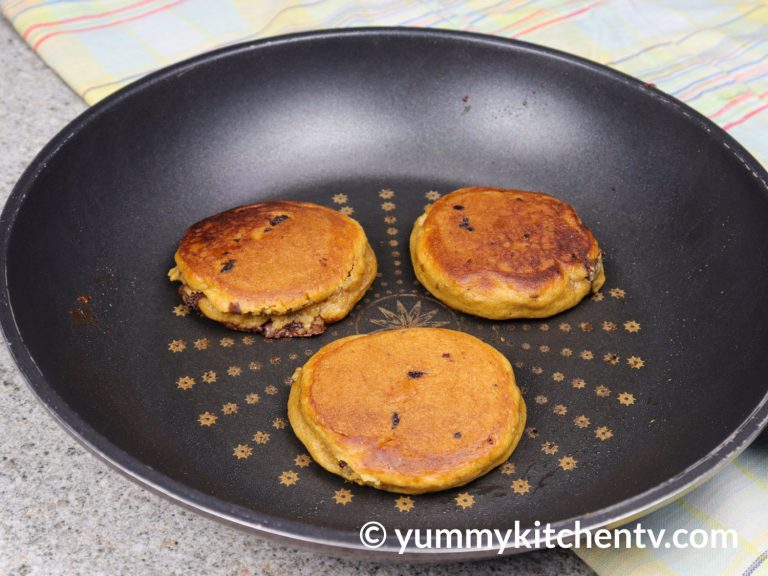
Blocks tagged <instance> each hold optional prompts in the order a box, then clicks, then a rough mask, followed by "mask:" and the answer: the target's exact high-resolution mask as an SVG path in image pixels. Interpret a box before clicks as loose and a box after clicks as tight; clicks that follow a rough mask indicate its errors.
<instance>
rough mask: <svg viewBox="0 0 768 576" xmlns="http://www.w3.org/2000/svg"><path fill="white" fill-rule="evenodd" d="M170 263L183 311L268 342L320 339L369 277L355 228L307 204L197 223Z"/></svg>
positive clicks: (369, 257)
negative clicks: (190, 310) (189, 308)
mask: <svg viewBox="0 0 768 576" xmlns="http://www.w3.org/2000/svg"><path fill="white" fill-rule="evenodd" d="M174 258H175V260H176V266H175V267H174V268H172V269H171V270H170V272H169V273H168V275H169V277H170V279H171V280H174V281H180V282H181V283H182V285H181V288H180V290H179V291H180V293H181V295H182V298H183V299H184V301H185V302H186V303H187V304H188V305H190V306H192V307H194V308H196V309H198V310H200V312H202V313H203V314H204V315H205V316H207V317H209V318H211V319H213V320H216V321H217V322H221V323H222V324H224V325H226V326H228V327H230V328H233V329H235V330H243V331H248V332H259V333H263V334H264V335H265V336H267V337H269V338H280V337H288V336H310V335H313V334H319V333H321V332H323V331H324V330H325V325H326V324H329V323H331V322H337V321H338V320H341V319H342V318H344V316H346V315H347V314H348V313H349V311H350V310H351V309H352V307H353V306H354V305H355V304H356V303H357V301H358V300H360V298H362V296H363V294H364V293H365V291H366V290H367V289H368V288H369V287H370V285H371V283H372V282H373V280H374V278H375V277H376V257H375V255H374V253H373V250H372V249H371V247H370V245H369V244H368V239H367V238H366V236H365V232H364V231H363V229H362V227H361V226H360V224H358V223H357V222H356V221H355V220H353V219H352V218H350V217H349V216H346V215H344V214H341V213H340V212H337V211H335V210H331V209H330V208H325V207H323V206H318V205H316V204H311V203H308V202H289V201H273V202H261V203H259V204H251V205H249V206H241V207H239V208H234V209H232V210H227V211H226V212H221V213H220V214H216V215H215V216H211V217H210V218H206V219H205V220H201V221H200V222H198V223H197V224H194V225H193V226H192V227H191V228H190V229H189V230H188V231H187V233H186V234H185V236H184V238H183V239H182V240H181V243H180V244H179V248H178V250H177V251H176V254H175V257H174Z"/></svg>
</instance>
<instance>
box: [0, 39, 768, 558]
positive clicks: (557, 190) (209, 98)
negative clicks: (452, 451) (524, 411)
mask: <svg viewBox="0 0 768 576" xmlns="http://www.w3.org/2000/svg"><path fill="white" fill-rule="evenodd" d="M767 180H768V175H766V172H765V170H764V169H763V168H762V167H761V166H760V165H759V164H758V163H757V162H756V161H755V160H754V159H753V158H752V157H751V156H750V155H749V154H748V153H747V152H746V151H745V150H744V149H743V148H742V147H741V146H739V144H738V143H736V142H735V141H734V140H733V139H732V138H731V137H730V136H728V135H727V134H726V133H724V132H723V131H722V130H720V129H718V128H717V127H716V126H715V125H714V124H713V123H711V122H709V121H708V120H706V119H705V118H704V117H702V116H700V115H699V114H697V113H696V112H694V111H693V110H691V109H690V108H688V107H686V106H684V105H683V104H681V103H679V102H677V101H676V100H674V99H672V98H670V97H668V96H666V95H664V94H663V93H661V92H659V91H658V90H656V89H655V88H653V87H651V86H648V85H644V84H643V83H642V82H639V81H637V80H634V79H632V78H629V77H627V76H623V75H621V74H619V73H617V72H614V71H611V70H609V69H607V68H604V67H601V66H598V65H596V64H593V63H590V62H587V61H584V60H581V59H578V58H575V57H572V56H569V55H566V54H563V53H560V52H555V51H552V50H547V49H544V48H540V47H537V46H533V45H529V44H524V43H519V42H511V41H507V40H502V39H498V38H493V37H487V36H478V35H470V34H463V33H454V32H444V31H425V30H416V29H366V30H346V31H330V32H318V33H310V34H303V35H297V36H289V37H284V38H275V39H269V40H265V41H259V42H254V43H249V44H243V45H238V46H232V47H229V48H225V49H223V50H219V51H216V52H212V53H209V54H206V55H203V56H200V57H198V58H194V59H192V60H189V61H186V62H183V63H181V64H178V65H175V66H172V67H170V68H167V69H165V70H162V71H160V72H158V73H155V74H152V75H151V76H149V77H147V78H144V79H143V80H140V81H138V82H136V83H135V84H133V85H131V86H130V87H128V88H126V89H124V90H122V91H120V92H119V93H117V94H115V95H113V96H112V97H110V98H107V99H106V100H105V101H103V102H101V103H100V104H98V105H96V106H94V107H93V108H91V109H90V110H88V111H87V112H86V113H84V114H83V115H82V116H80V117H79V118H77V119H76V120H75V121H74V122H72V123H71V124H70V125H69V126H67V127H66V128H65V129H64V130H63V131H62V132H61V133H60V134H59V135H58V136H56V137H55V138H54V139H53V140H52V141H51V143H50V144H48V146H46V148H45V149H44V150H43V151H42V152H41V153H40V154H39V155H38V156H37V158H36V159H35V160H34V161H33V162H32V164H31V166H30V167H29V168H28V170H27V171H26V172H25V173H24V175H23V176H22V178H21V180H20V181H19V183H18V185H17V186H16V188H15V190H14V191H13V193H12V195H11V198H10V200H9V201H8V204H7V205H6V207H5V210H4V212H3V214H2V223H1V224H0V236H1V238H0V260H1V263H2V274H0V294H1V297H0V300H1V301H0V320H1V321H2V326H3V329H4V332H5V335H6V338H7V340H8V343H9V346H10V348H11V350H12V352H13V355H14V357H15V359H16V361H17V362H18V364H19V366H20V368H21V370H22V371H23V372H24V374H25V375H26V377H27V379H28V380H29V383H30V385H31V387H32V389H33V390H34V391H35V393H36V394H37V395H38V396H39V398H40V400H41V401H42V402H43V403H44V404H45V405H46V406H47V407H48V408H49V410H50V412H51V414H52V415H53V416H54V417H55V418H56V419H57V420H58V421H59V422H60V423H61V424H62V425H63V426H64V427H65V428H66V429H67V430H68V431H69V432H71V433H72V434H73V435H75V437H77V438H78V439H79V440H80V441H81V442H82V443H83V444H84V445H85V446H87V447H88V448H90V449H91V450H92V451H93V452H94V453H95V454H97V455H98V456H99V457H101V458H103V459H104V460H105V461H107V462H108V463H109V464H111V465H112V466H114V467H115V468H117V469H118V470H120V471H121V472H123V473H124V474H126V475H127V476H129V477H130V478H132V479H134V480H136V481H137V482H139V483H141V484H142V485H144V486H146V487H147V488H150V489H152V490H154V491H157V492H159V493H161V494H163V495H165V496H167V497H169V498H170V499H172V500H174V501H176V502H178V503H180V504H183V505H186V506H188V507H191V508H193V509H196V510H198V511H200V512H202V513H204V514H207V515H209V516H213V517H215V518H218V519H221V520H223V521H226V522H229V523H231V524H234V525H236V526H239V527H242V528H245V529H249V530H253V531H254V532H256V533H258V534H261V535H265V536H276V537H282V538H283V539H284V541H287V542H288V543H294V544H310V545H317V546H322V547H324V548H325V549H327V550H329V551H332V552H336V553H343V552H350V553H353V552H359V553H363V552H365V553H366V554H369V555H379V556H389V557H393V556H395V554H394V552H396V550H397V549H398V548H399V545H398V542H397V540H396V538H395V536H394V535H393V534H392V533H391V530H390V536H389V538H388V539H387V540H386V542H385V543H384V545H383V546H381V547H380V548H378V549H376V550H375V551H370V550H366V548H365V547H364V546H363V545H362V543H361V541H360V539H359V534H358V531H359V529H360V527H361V526H362V525H363V524H365V523H366V522H368V521H374V520H375V521H378V522H380V523H381V524H383V525H384V526H385V527H387V528H388V529H392V528H399V529H401V530H407V529H409V528H419V527H421V528H435V529H436V528H458V529H462V528H469V527H474V528H488V529H494V528H496V529H500V530H505V529H507V528H511V527H512V525H513V523H514V522H515V521H516V520H517V521H519V522H520V523H521V526H523V527H526V526H532V525H533V523H534V522H535V521H537V520H538V521H540V522H542V523H547V522H550V523H552V527H553V528H555V529H558V528H565V527H572V526H574V524H575V522H576V521H577V520H578V521H580V523H581V526H582V527H584V528H596V527H600V526H606V525H618V524H620V523H621V522H622V521H626V520H627V519H629V518H632V517H635V516H637V515H638V514H640V513H642V512H644V511H647V510H649V509H652V508H654V507H656V506H659V505H661V504H662V503H664V502H666V501H669V500H670V499H672V498H674V497H675V496H677V495H679V494H681V493H682V492H683V491H685V490H686V489H689V488H691V487H692V486H695V485H696V484H697V483H699V482H701V481H703V480H704V479H705V478H707V477H709V476H710V475H711V474H713V473H714V472H716V471H717V470H718V469H719V468H720V467H721V466H723V465H725V464H726V463H727V462H728V461H729V459H731V458H733V457H734V456H735V455H736V454H738V453H739V451H741V450H742V449H743V448H745V447H746V446H747V445H748V444H749V442H750V441H751V440H752V439H753V438H754V437H755V436H756V435H757V434H758V433H759V431H760V430H761V429H762V427H763V426H764V425H765V424H766V419H767V418H768V406H767V404H766V400H767V399H768V396H767V395H766V394H767V392H768V379H767V378H766V374H768V354H767V353H766V350H768V322H766V318H768V261H766V259H765V254H767V253H768V185H767V184H766V181H767ZM469 185H489V186H497V187H511V188H519V189H524V190H535V191H541V192H546V193H549V194H552V195H555V196H557V197H559V198H562V199H564V200H566V201H568V202H569V203H571V204H572V205H573V206H575V207H576V209H577V210H578V211H579V213H580V215H581V216H582V218H583V219H584V221H585V222H586V223H587V225H588V226H589V227H590V228H591V229H592V231H593V232H594V234H595V235H596V237H597V238H598V240H599V242H600V244H601V246H602V247H603V248H604V249H605V252H606V257H605V267H606V274H607V279H608V280H607V283H606V285H605V287H604V288H603V289H602V290H601V291H600V293H598V294H597V295H595V296H594V297H592V298H588V299H586V300H585V301H583V302H582V303H581V304H579V305H578V306H577V307H575V308H573V309H572V310H570V311H568V312H565V313H563V314H560V315H558V316H556V317H553V318H549V319H546V320H537V321H511V322H492V321H485V320H480V319H478V318H474V317H471V316H467V315H464V314H461V313H458V312H454V311H452V310H449V309H447V308H445V307H444V306H443V305H441V304H440V303H439V302H438V301H436V300H435V299H434V298H432V297H431V296H430V295H429V294H428V293H426V292H425V291H424V290H423V289H422V288H421V287H420V286H419V285H418V284H417V283H416V281H415V278H414V274H413V271H412V268H411V265H410V259H409V257H408V251H407V238H408V234H409V232H410V229H411V225H412V223H413V221H414V220H415V219H416V217H417V216H418V215H419V214H420V213H421V212H422V210H423V209H424V206H425V205H426V204H428V203H430V202H432V201H434V200H435V199H436V198H438V197H440V195H442V194H445V193H447V192H450V191H451V190H453V189H455V188H458V187H462V186H469ZM277 198H286V199H298V200H308V201H312V202H316V203H319V204H323V205H326V206H330V207H333V208H337V209H340V210H343V211H345V212H347V213H349V214H351V215H352V216H353V217H355V218H357V219H358V220H359V221H360V222H361V224H362V225H363V226H364V227H365V229H366V231H367V234H368V237H369V238H370V240H371V244H372V246H373V247H374V249H375V250H376V253H377V256H378V259H379V265H380V272H381V273H380V276H379V278H378V279H377V280H376V282H375V283H374V285H373V287H372V288H371V290H370V292H369V293H368V294H367V295H366V297H365V298H364V300H363V301H361V302H360V303H359V304H358V306H357V307H356V308H355V309H354V310H353V312H352V313H351V314H350V315H349V316H348V317H347V318H346V319H345V320H343V321H342V322H339V323H338V324H335V325H333V326H330V327H329V329H328V331H327V332H326V333H325V334H323V335H322V336H318V337H313V338H299V339H290V340H279V341H265V340H264V339H263V338H261V337H260V336H258V335H253V336H250V335H246V334H242V333H237V332H233V331H230V330H227V329H226V328H223V327H221V326H219V325H217V324H215V323H213V322H211V321H209V320H207V319H205V318H202V317H199V316H197V315H196V314H194V313H191V312H190V311H189V310H188V309H187V308H185V307H184V306H183V305H181V302H180V299H179V296H178V294H177V292H176V289H177V286H176V285H174V284H172V283H171V282H169V281H168V279H167V278H166V272H167V271H168V269H169V268H170V267H171V266H172V264H173V261H172V255H173V252H174V250H175V247H176V245H177V242H178V241H179V239H180V238H181V236H182V235H183V233H184V231H185V230H186V228H187V227H188V226H189V225H190V224H192V223H194V222H196V221H197V220H200V219H201V218H203V217H205V216H208V215H211V214H213V213H216V212H219V211H221V210H225V209H228V208H231V207H234V206H237V205H241V204H247V203H251V202H255V201H259V200H262V199H277ZM401 326H444V327H449V328H453V329H457V330H464V331H467V332H470V333H472V334H474V335H476V336H478V337H480V338H482V339H484V340H485V341H487V342H489V343H491V344H493V345H494V346H496V347H497V348H498V349H499V350H501V351H502V352H503V353H504V354H506V355H507V356H508V357H509V358H510V360H511V361H512V363H513V365H514V366H515V370H516V375H517V379H518V382H519V384H520V385H521V386H522V388H523V390H524V394H525V398H526V401H527V404H528V407H529V421H528V429H527V430H526V433H525V435H524V437H523V440H522V442H521V444H520V446H519V448H518V449H517V450H516V452H515V453H514V454H513V456H512V458H511V459H510V461H509V462H508V463H506V464H505V465H503V466H502V467H500V468H499V469H497V470H494V471H493V472H491V473H489V474H488V475H487V476H485V477H483V478H481V479H479V480H476V481H474V482H472V483H470V484H468V485H467V486H465V487H462V488H459V489H454V490H448V491H445V492H440V493H436V494H432V495H424V496H413V497H400V496H398V495H395V494H390V493H386V492H380V491H376V490H374V489H369V488H363V487H359V486H357V485H353V484H345V483H344V481H343V480H342V479H340V478H338V477H336V476H333V475H331V474H328V473H326V472H325V471H323V470H322V469H320V468H319V466H318V465H317V464H315V463H313V462H312V461H311V460H310V459H309V458H308V456H307V455H306V452H305V450H304V448H303V446H302V445H301V444H300V443H299V441H298V440H297V439H296V438H295V437H294V435H293V433H292V432H291V429H290V425H288V423H287V417H286V400H287V396H288V391H289V385H290V376H291V374H292V373H293V371H294V369H295V368H296V367H297V366H299V365H301V364H302V363H303V362H305V361H306V359H307V358H308V356H309V355H311V354H312V353H313V352H315V351H316V350H317V349H318V348H320V347H321V346H323V345H324V344H327V343H328V342H331V341H332V340H334V339H335V338H338V337H341V336H346V335H349V334H353V333H364V332H370V331H374V330H381V329H386V328H390V327H401ZM371 369H372V370H375V365H372V366H371ZM339 401H340V402H342V401H343V399H339ZM514 551H515V549H508V550H507V552H514ZM495 553H496V551H495V550H485V551H484V550H478V549H464V550H453V551H447V550H431V551H429V550H422V549H417V548H415V547H413V545H411V547H410V548H409V549H408V554H407V556H409V557H411V558H415V557H418V558H421V557H427V558H429V559H446V558H448V557H451V558H456V557H460V558H473V557H479V556H487V555H495Z"/></svg>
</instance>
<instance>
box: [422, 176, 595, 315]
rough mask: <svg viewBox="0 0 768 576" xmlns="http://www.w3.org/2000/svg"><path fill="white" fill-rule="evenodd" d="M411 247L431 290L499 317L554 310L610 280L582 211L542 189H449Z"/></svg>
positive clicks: (568, 305)
mask: <svg viewBox="0 0 768 576" xmlns="http://www.w3.org/2000/svg"><path fill="white" fill-rule="evenodd" d="M410 249H411V260H412V261H413V267H414V270H415V272H416V277H417V278H418V279H419V281H420V282H421V283H422V284H423V285H424V286H425V287H426V288H427V290H429V291H430V292H431V293H432V294H434V295H435V296H436V297H437V298H439V299H440V300H441V301H442V302H444V303H445V304H447V305H448V306H450V307H451V308H455V309H456V310H460V311H462V312H467V313H468V314H474V315H476V316H482V317H484V318H491V319H495V320H506V319H511V318H544V317H547V316H552V315H554V314H557V313H558V312H562V311H563V310H566V309H568V308H571V307H573V306H575V305H576V304H577V303H578V302H579V301H581V299H582V298H584V296H586V295H587V294H590V293H591V292H596V291H597V290H599V289H600V287H601V286H602V285H603V283H604V282H605V273H604V271H603V263H602V252H601V250H600V248H599V246H598V245H597V240H595V237H594V236H593V235H592V233H591V232H590V231H589V229H588V228H587V227H586V226H585V225H584V223H583V222H582V221H581V219H580V218H579V216H578V214H576V210H574V209H573V207H572V206H571V205H569V204H568V203H566V202H563V201H562V200H559V199H557V198H554V197H552V196H548V195H547V194H540V193H537V192H523V191H520V190H505V189H498V188H479V187H472V188H462V189H460V190H456V191H455V192H452V193H450V194H447V195H446V196H443V197H442V198H440V199H439V200H438V201H437V202H435V203H434V204H433V205H432V206H430V207H428V208H427V210H426V212H424V214H422V215H421V216H420V217H419V218H418V219H417V220H416V223H415V225H414V227H413V231H412V232H411V240H410Z"/></svg>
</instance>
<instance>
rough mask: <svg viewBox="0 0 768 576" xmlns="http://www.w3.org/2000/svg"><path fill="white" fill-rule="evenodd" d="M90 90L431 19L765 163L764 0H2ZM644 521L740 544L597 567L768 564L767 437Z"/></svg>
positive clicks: (597, 558) (28, 34)
mask: <svg viewBox="0 0 768 576" xmlns="http://www.w3.org/2000/svg"><path fill="white" fill-rule="evenodd" d="M0 8H1V9H2V13H3V15H4V16H5V17H6V18H7V19H8V20H9V21H10V22H11V24H12V25H13V26H14V27H15V29H16V30H17V31H18V33H19V34H20V35H21V36H22V37H23V38H24V40H26V41H27V42H28V43H29V45H30V46H31V47H32V48H33V49H34V50H35V51H36V52H37V53H38V54H39V55H40V57H41V58H43V59H44V60H45V61H46V62H47V63H48V64H49V65H50V66H51V67H52V68H53V69H54V70H55V71H56V72H57V73H58V74H59V75H60V76H61V77H62V78H63V79H64V81H65V82H67V84H69V85H70V86H71V87H72V89H73V90H75V91H76V92H77V93H78V94H79V95H80V96H82V97H83V98H84V99H85V100H86V101H87V102H88V103H94V102H97V101H99V100H100V99H102V98H104V97H105V96H107V95H108V94H110V93H112V92H114V91H115V90H117V89H119V88H120V87H122V86H125V85H126V84H128V83H130V82H132V81H134V80H136V79H137V78H140V77H141V76H143V75H144V74H147V73H148V72H151V71H153V70H156V69H158V68H162V67H164V66H167V65H169V64H172V63H174V62H177V61H179V60H183V59H185V58H188V57H190V56H193V55H195V54H199V53H201V52H205V51H207V50H210V49H212V48H215V47H220V46H225V45H227V44H232V43H235V42H241V41H245V40H251V39H256V38H265V37H268V36H274V35H277V34H285V33H289V32H298V31H304V30H311V29H320V28H340V27H352V26H426V27H439V28H447V29H456V30H469V31H473V32H481V33H486V34H496V35H499V36H503V37H507V38H520V39H523V40H526V41H529V42H534V43H537V44H542V45H545V46H549V47H553V48H557V49H560V50H564V51H567V52H571V53H574V54H577V55H580V56H583V57H586V58H589V59H591V60H594V61H597V62H600V63H603V64H607V65H609V66H612V67H614V68H617V69H619V70H621V71H623V72H626V73H628V74H631V75H633V76H636V77H638V78H641V79H643V80H644V81H646V82H650V83H654V84H656V85H657V86H658V87H659V88H660V89H661V90H663V91H664V92H667V93H668V94H671V95H673V96H675V97H677V98H679V99H681V100H683V101H685V102H687V103H688V104H690V105H691V106H693V107H694V108H695V109H697V110H698V111H699V112H701V113H702V114H704V115H706V116H708V117H709V118H711V119H712V120H714V121H715V122H717V123H718V124H719V125H720V126H722V127H723V128H724V129H725V130H726V131H728V132H730V133H731V134H732V135H733V136H734V137H735V138H736V139H737V140H739V141H740V142H741V143H742V144H743V145H744V146H746V148H747V149H749V150H750V152H751V153H752V154H754V155H755V157H756V158H757V159H758V160H759V161H760V162H762V163H763V165H768V137H766V134H768V0H747V1H741V2H739V1H735V0H734V1H723V0H586V1H583V0H410V1H405V0H359V1H349V0H272V1H269V2H266V1H258V0H0ZM641 523H642V525H643V527H645V528H653V529H656V530H658V529H660V528H664V529H666V530H667V531H668V532H670V533H671V532H672V531H673V530H675V529H688V530H693V529H700V528H706V529H709V528H713V527H715V528H734V529H736V530H737V531H738V534H739V547H738V549H735V550H733V549H730V550H719V551H715V550H711V549H693V548H689V549H687V550H678V549H675V548H670V549H666V548H661V549H650V548H644V549H640V548H633V549H630V550H583V549H582V550H580V551H578V553H579V555H580V556H581V557H582V558H584V559H585V560H586V561H587V562H588V563H589V564H590V565H591V566H592V567H593V568H594V569H595V570H596V571H597V572H598V573H600V574H602V575H619V574H621V575H624V574H643V575H644V574H681V575H687V574H697V575H699V576H707V575H710V574H711V575H714V574H755V575H757V574H762V575H764V576H768V440H766V439H765V435H764V439H763V441H761V442H758V443H757V444H756V445H755V446H753V447H751V448H750V449H749V450H748V451H747V452H746V453H745V454H743V455H742V456H740V457H739V459H737V461H736V462H735V463H734V464H732V465H730V466H728V467H727V468H726V469H725V470H724V471H723V472H721V473H720V474H718V475H717V476H716V477H715V478H714V479H712V480H710V481H709V482H707V483H706V484H705V485H703V486H702V487H700V488H698V489H697V490H695V491H693V492H692V493H690V494H688V495H687V496H685V497H684V498H681V499H679V500H678V501H676V502H675V503H673V504H671V505H669V506H667V507H665V508H663V509H661V510H659V511H657V512H655V513H653V514H651V515H649V516H646V517H645V518H643V519H642V520H641Z"/></svg>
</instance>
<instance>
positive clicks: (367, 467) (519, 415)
mask: <svg viewBox="0 0 768 576" xmlns="http://www.w3.org/2000/svg"><path fill="white" fill-rule="evenodd" d="M288 417H289V419H290V421H291V426H292V427H293V430H294V432H295V433H296V435H297V436H298V437H299V439H300V440H301V441H302V442H303V443H304V445H305V446H306V447H307V450H309V452H310V454H311V455H312V457H313V458H314V460H315V461H316V462H317V463H318V464H320V465H321V466H322V467H323V468H325V469H326V470H328V471H330V472H333V473H334V474H338V475H340V476H343V477H344V478H346V479H348V480H351V481H354V482H357V483H358V484H364V485H369V486H373V487H375V488H380V489H382V490H389V491H391V492H401V493H405V494H420V493H423V492H432V491H436V490H444V489H447V488H452V487H455V486H461V485H463V484H466V483H467V482H469V481H471V480H474V479H475V478H477V477H479V476H482V475H483V474H485V473H487V472H488V471H490V470H491V469H493V468H495V467H496V466H498V465H499V464H501V463H502V462H504V461H505V460H506V459H507V458H509V456H510V454H511V453H512V451H513V450H514V449H515V446H517V443H518V442H519V441H520V437H521V435H522V432H523V428H524V426H525V417H526V409H525V403H524V402H523V399H522V397H521V395H520V390H519V389H518V387H517V385H516V384H515V377H514V373H513V371H512V366H510V364H509V362H508V361H507V359H506V358H505V357H504V356H503V355H502V354H501V353H499V352H498V351H497V350H496V349H494V348H493V347H492V346H489V345H488V344H486V343H484V342H482V341H481V340H479V339H477V338H475V337H474V336H470V335H469V334H465V333H463V332H455V331H453V330H446V329H442V328H405V329H401V330H387V331H382V332H375V333H373V334H366V335H357V336H349V337H347V338H342V339H340V340H336V341H335V342H331V343H330V344H328V345H326V346H324V347H323V348H321V349H320V350H319V351H318V352H317V353H316V354H315V355H314V356H312V358H310V359H309V361H308V362H307V363H306V364H305V365H304V366H303V367H302V368H299V369H298V370H296V373H295V374H294V381H293V386H292V388H291V394H290V398H289V400H288Z"/></svg>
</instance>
